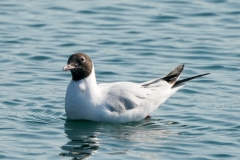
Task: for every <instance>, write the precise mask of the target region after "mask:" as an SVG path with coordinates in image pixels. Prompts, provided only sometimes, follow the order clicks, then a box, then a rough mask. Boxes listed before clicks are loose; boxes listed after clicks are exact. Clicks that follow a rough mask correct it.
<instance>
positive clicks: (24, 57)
mask: <svg viewBox="0 0 240 160" xmlns="http://www.w3.org/2000/svg"><path fill="white" fill-rule="evenodd" d="M239 8H240V1H238V0H209V1H207V0H196V1H187V0H163V1H154V0H151V1H143V0H140V1H126V0H121V1H110V0H106V1H101V0H100V1H96V0H90V1H77V0H70V1H63V0H59V1H51V2H50V1H21V2H20V1H17V0H12V1H5V0H0V54H1V56H0V62H1V67H0V73H1V74H0V141H1V147H0V159H9V160H12V159H24V160H26V159H29V160H32V159H41V160H42V159H74V160H75V159H88V158H89V159H103V160H105V159H131V160H132V159H138V160H139V159H156V160H158V159H164V160H165V159H191V160H192V159H194V160H202V159H203V160H205V159H232V160H235V159H239V158H240V154H239V153H240V152H239V151H240V150H239V148H240V138H239V133H240V108H239V103H240V92H239V88H240V76H239V73H240V38H239V37H240V32H239V29H240V27H239V26H240V11H239ZM78 51H82V52H85V53H87V54H88V55H90V56H91V58H92V60H93V62H94V65H95V69H96V76H97V80H98V83H102V82H116V81H132V82H143V81H146V80H149V79H152V78H157V77H161V76H164V75H165V74H167V73H168V72H169V71H171V70H172V69H173V68H174V67H175V66H177V65H178V64H181V63H184V64H185V70H184V72H183V74H182V76H181V78H187V77H190V76H194V75H196V74H201V73H207V72H210V73H211V74H210V75H208V76H206V77H203V78H199V79H196V80H194V81H191V82H189V83H188V84H187V85H186V86H185V87H184V88H182V89H181V90H179V91H178V92H177V93H176V94H175V95H174V96H173V97H171V98H170V99H169V100H168V101H167V102H166V103H164V104H163V105H162V106H161V107H160V108H159V109H158V110H156V111H155V112H154V113H152V114H151V119H147V120H142V121H139V122H134V123H127V124H107V123H96V122H89V121H69V120H66V115H65V110H64V97H65V92H66V88H67V85H68V83H69V81H70V79H71V75H70V73H69V72H62V71H61V70H62V67H63V66H64V65H65V64H66V63H67V59H68V57H69V55H71V54H72V53H75V52H78Z"/></svg>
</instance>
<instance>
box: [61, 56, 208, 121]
mask: <svg viewBox="0 0 240 160" xmlns="http://www.w3.org/2000/svg"><path fill="white" fill-rule="evenodd" d="M183 68H184V65H183V64H181V65H179V66H178V67H176V68H175V69H174V70H172V71H171V72H170V73H169V74H168V75H166V76H165V77H163V78H156V79H153V80H150V81H147V82H143V83H133V82H115V83H102V84H97V81H96V76H95V70H94V64H93V62H92V60H91V58H90V57H89V56H88V55H87V54H85V53H75V54H72V55H71V56H70V57H69V59H68V62H67V65H66V66H64V67H63V70H64V71H67V70H70V71H71V74H72V80H71V81H70V83H69V85H68V88H67V92H66V97H65V111H66V115H67V118H68V119H72V120H91V121H98V122H111V123H125V122H131V121H139V120H142V119H144V118H146V117H149V114H150V113H151V112H153V111H154V110H156V109H157V108H158V107H159V106H160V105H161V104H163V103H164V102H165V101H166V100H167V99H168V98H169V97H170V96H171V95H173V94H174V93H175V92H176V91H177V90H179V89H180V88H181V87H183V86H184V82H186V81H189V80H191V79H194V78H197V77H201V76H204V75H207V74H209V73H205V74H201V75H197V76H194V77H190V78H186V79H183V80H178V78H179V76H180V74H181V73H182V71H183Z"/></svg>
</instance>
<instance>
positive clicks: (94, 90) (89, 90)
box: [72, 67, 100, 98]
mask: <svg viewBox="0 0 240 160" xmlns="http://www.w3.org/2000/svg"><path fill="white" fill-rule="evenodd" d="M72 83H74V84H75V85H77V86H78V88H79V89H80V91H81V93H83V94H85V95H87V96H90V97H92V98H93V97H96V96H99V95H100V90H99V87H98V85H97V81H96V76H95V70H94V67H93V68H92V72H91V74H90V75H89V76H88V77H86V78H83V79H81V80H79V81H74V80H72Z"/></svg>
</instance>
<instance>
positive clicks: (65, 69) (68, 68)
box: [63, 64, 75, 71]
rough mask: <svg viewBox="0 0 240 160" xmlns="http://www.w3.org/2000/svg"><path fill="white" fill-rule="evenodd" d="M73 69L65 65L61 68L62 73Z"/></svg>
mask: <svg viewBox="0 0 240 160" xmlns="http://www.w3.org/2000/svg"><path fill="white" fill-rule="evenodd" d="M74 68H75V67H73V66H71V65H70V64H69V65H66V66H64V67H63V71H68V70H72V69H74Z"/></svg>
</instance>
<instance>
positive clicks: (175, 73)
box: [162, 64, 184, 85]
mask: <svg viewBox="0 0 240 160" xmlns="http://www.w3.org/2000/svg"><path fill="white" fill-rule="evenodd" d="M183 69H184V64H180V65H178V66H177V67H176V68H174V70H172V71H171V72H170V73H168V74H167V75H166V76H165V77H163V78H162V79H163V80H165V81H167V82H168V83H169V84H173V85H174V83H176V81H177V79H178V77H179V76H180V74H181V73H182V71H183Z"/></svg>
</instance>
